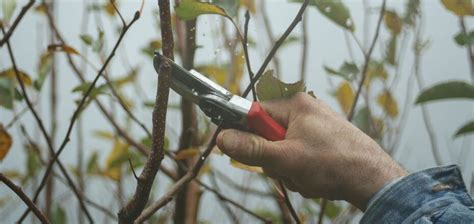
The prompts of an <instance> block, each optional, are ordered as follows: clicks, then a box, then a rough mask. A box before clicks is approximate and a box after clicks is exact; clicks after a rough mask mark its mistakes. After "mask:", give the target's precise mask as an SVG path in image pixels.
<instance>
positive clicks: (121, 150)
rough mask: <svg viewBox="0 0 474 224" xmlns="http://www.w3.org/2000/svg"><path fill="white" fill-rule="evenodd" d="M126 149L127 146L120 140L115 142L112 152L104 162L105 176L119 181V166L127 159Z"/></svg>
mask: <svg viewBox="0 0 474 224" xmlns="http://www.w3.org/2000/svg"><path fill="white" fill-rule="evenodd" d="M128 148H129V145H128V144H126V143H124V142H122V141H120V140H117V141H115V143H114V147H113V149H112V151H111V152H110V153H109V155H108V156H107V159H106V160H105V170H104V172H103V174H104V175H105V176H107V177H110V178H111V179H112V180H115V181H118V180H119V179H120V176H121V175H122V169H121V165H122V164H123V163H124V162H126V161H128V158H129V154H128Z"/></svg>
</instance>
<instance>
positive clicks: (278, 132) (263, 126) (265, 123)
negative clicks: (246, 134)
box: [247, 102, 286, 141]
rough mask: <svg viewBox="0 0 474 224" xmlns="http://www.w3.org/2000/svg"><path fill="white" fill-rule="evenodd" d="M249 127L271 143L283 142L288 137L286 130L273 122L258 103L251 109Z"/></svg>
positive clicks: (248, 117)
mask: <svg viewBox="0 0 474 224" xmlns="http://www.w3.org/2000/svg"><path fill="white" fill-rule="evenodd" d="M247 127H248V128H250V130H252V131H255V133H257V134H258V135H260V136H262V137H264V138H266V139H267V140H270V141H279V140H283V139H285V136H286V129H285V128H284V127H282V126H281V125H280V124H278V123H277V122H276V121H275V120H273V118H272V117H270V115H268V113H267V112H266V111H265V110H264V109H263V108H262V106H260V104H259V103H258V102H253V103H252V106H251V107H250V111H249V113H248V114H247Z"/></svg>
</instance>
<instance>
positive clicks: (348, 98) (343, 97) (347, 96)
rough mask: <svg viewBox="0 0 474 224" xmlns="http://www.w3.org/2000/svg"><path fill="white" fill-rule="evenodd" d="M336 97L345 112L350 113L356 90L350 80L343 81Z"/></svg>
mask: <svg viewBox="0 0 474 224" xmlns="http://www.w3.org/2000/svg"><path fill="white" fill-rule="evenodd" d="M336 98H337V101H338V102H339V106H341V109H342V111H343V112H344V113H346V114H347V113H349V111H350V110H351V107H352V103H353V102H354V91H353V90H352V86H351V84H350V83H349V82H347V81H343V82H342V83H341V84H340V85H339V87H338V88H337V90H336Z"/></svg>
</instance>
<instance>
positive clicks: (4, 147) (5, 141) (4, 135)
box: [0, 124, 13, 160]
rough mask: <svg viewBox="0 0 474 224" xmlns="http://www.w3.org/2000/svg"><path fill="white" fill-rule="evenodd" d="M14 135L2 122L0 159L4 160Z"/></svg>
mask: <svg viewBox="0 0 474 224" xmlns="http://www.w3.org/2000/svg"><path fill="white" fill-rule="evenodd" d="M12 142H13V141H12V137H11V136H10V134H8V132H7V130H5V129H4V128H3V125H2V124H0V160H3V159H4V158H5V156H6V155H7V154H8V152H9V151H10V148H11V146H12Z"/></svg>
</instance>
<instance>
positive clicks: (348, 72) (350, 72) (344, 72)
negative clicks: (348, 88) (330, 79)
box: [324, 62, 359, 81]
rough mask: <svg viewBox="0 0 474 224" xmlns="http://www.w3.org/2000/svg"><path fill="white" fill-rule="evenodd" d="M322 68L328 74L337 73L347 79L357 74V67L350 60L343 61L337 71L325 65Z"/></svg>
mask: <svg viewBox="0 0 474 224" xmlns="http://www.w3.org/2000/svg"><path fill="white" fill-rule="evenodd" d="M324 70H326V72H327V73H328V74H330V75H337V76H340V77H342V78H343V79H345V80H348V81H350V80H352V79H354V76H355V75H357V74H359V68H357V65H355V64H353V63H351V62H344V64H342V65H341V67H339V70H338V71H336V70H335V69H332V68H330V67H327V66H324Z"/></svg>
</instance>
